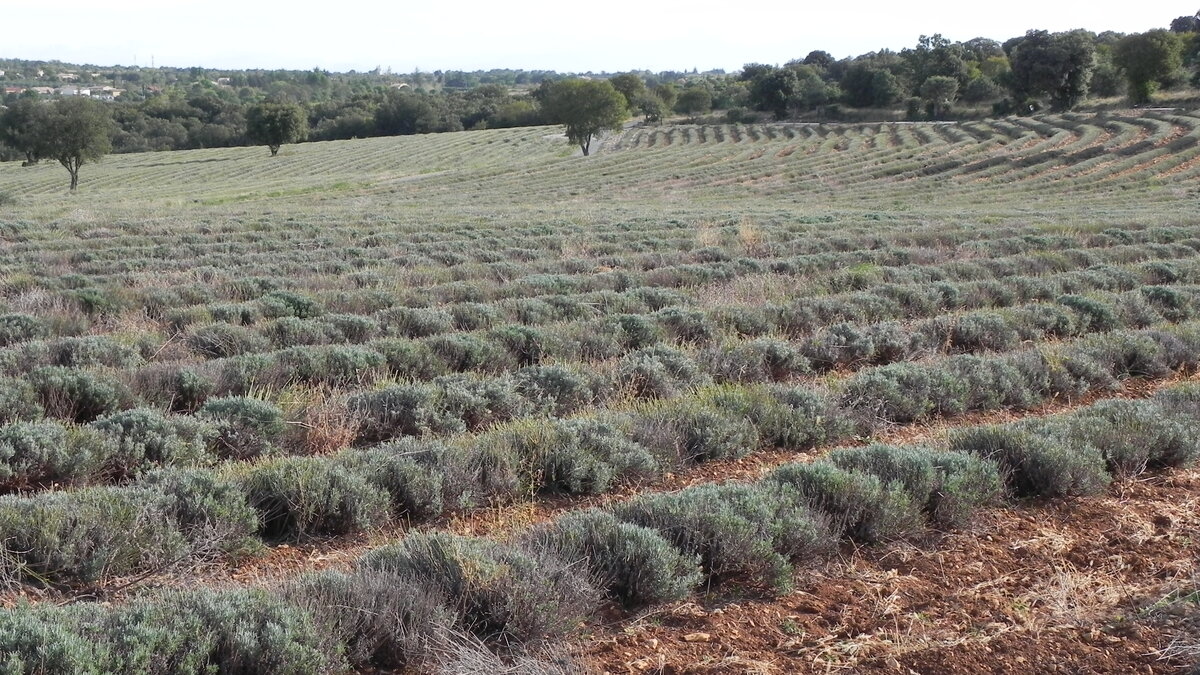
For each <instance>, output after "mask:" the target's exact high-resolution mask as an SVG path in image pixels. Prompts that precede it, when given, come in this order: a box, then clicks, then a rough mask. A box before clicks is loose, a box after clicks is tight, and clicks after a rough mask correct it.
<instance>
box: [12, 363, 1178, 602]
mask: <svg viewBox="0 0 1200 675" xmlns="http://www.w3.org/2000/svg"><path fill="white" fill-rule="evenodd" d="M1183 379H1185V378H1183V377H1182V376H1176V377H1173V378H1169V379H1163V380H1140V379H1131V380H1126V381H1125V382H1124V383H1123V384H1122V388H1121V389H1120V390H1119V391H1117V392H1102V393H1095V394H1091V395H1088V396H1086V397H1083V398H1080V399H1076V400H1070V401H1065V400H1056V401H1050V402H1047V403H1045V404H1043V405H1041V406H1039V407H1037V408H1035V409H1033V410H1029V411H1008V410H1002V411H991V412H985V413H972V414H969V415H963V416H959V417H956V418H951V419H940V420H934V421H932V422H928V423H921V424H912V425H903V426H896V427H894V428H892V429H888V430H883V431H881V432H879V433H878V434H876V435H874V436H872V437H871V438H864V439H859V442H861V443H866V442H881V443H891V444H910V443H914V444H915V443H922V442H931V441H935V440H937V439H939V438H940V437H942V436H944V435H945V434H946V433H948V432H949V431H950V430H951V429H954V428H957V427H962V426H967V425H974V424H1001V423H1005V422H1011V421H1014V420H1017V419H1022V418H1028V417H1034V416H1043V415H1051V414H1059V413H1064V412H1068V411H1070V410H1073V409H1076V408H1079V407H1082V406H1084V405H1088V404H1091V403H1094V402H1095V401H1096V400H1099V399H1101V398H1145V397H1148V396H1151V395H1153V394H1154V392H1156V391H1158V390H1159V389H1161V388H1163V387H1165V386H1169V385H1171V384H1176V383H1178V382H1180V381H1181V380H1183ZM825 450H826V449H824V448H822V449H818V450H815V451H813V452H811V453H807V454H806V453H797V452H794V451H788V450H770V451H761V452H755V453H752V454H751V455H749V456H746V457H742V458H738V459H730V460H718V461H713V462H707V463H704V464H700V465H697V466H694V467H689V468H688V469H686V470H684V471H680V472H678V473H668V474H665V475H662V476H657V477H654V478H652V479H648V480H646V481H645V482H642V483H639V484H630V485H624V486H621V487H618V488H617V489H615V490H613V491H612V492H609V493H607V494H604V495H598V496H595V497H584V498H580V497H559V498H538V499H537V500H534V501H528V500H527V501H522V502H518V503H508V504H501V505H497V506H494V507H491V508H482V509H476V510H472V511H469V512H466V513H462V514H459V515H456V516H452V517H450V518H447V519H441V520H438V521H434V522H431V523H426V524H423V525H421V526H420V529H423V530H424V529H443V530H449V531H452V532H455V533H458V534H466V535H475V536H490V537H498V538H503V537H504V536H506V535H508V534H510V533H512V532H515V531H518V530H521V529H523V528H525V527H528V526H530V525H532V524H535V523H539V522H543V521H545V520H548V519H550V518H552V517H554V516H555V515H556V514H559V513H561V512H564V511H568V510H572V509H581V508H588V507H593V506H596V507H599V506H605V505H608V504H612V503H616V502H622V501H626V500H629V499H631V498H633V497H636V496H637V495H639V494H642V493H645V492H670V491H675V490H681V489H683V488H686V487H689V486H692V485H699V484H702V483H715V482H728V481H750V480H755V479H758V478H759V477H761V476H763V475H764V474H766V473H767V472H769V471H770V470H772V469H774V468H775V467H778V466H779V465H781V464H786V463H788V462H796V461H806V460H810V459H813V458H816V457H819V456H821V455H822V454H824V451H825ZM406 531H407V529H406V528H404V527H392V528H385V529H381V530H379V531H376V532H372V533H368V534H359V535H350V536H343V537H333V538H328V539H315V540H310V541H307V542H303V543H297V544H291V545H287V544H284V545H278V546H273V547H270V548H269V549H267V551H266V552H265V553H264V554H263V555H261V556H257V557H252V558H250V559H247V560H245V561H242V562H240V563H236V564H230V563H228V562H215V563H208V564H203V565H191V566H186V567H181V568H175V569H169V570H163V571H162V572H161V573H157V574H152V575H147V576H138V577H129V578H116V579H108V580H106V581H105V582H103V583H102V584H100V586H99V588H74V589H70V588H67V589H62V588H60V589H39V588H35V587H30V586H21V587H19V588H17V589H15V590H13V591H9V592H7V593H0V607H3V606H11V605H12V604H13V603H15V602H17V601H19V600H24V601H32V602H58V603H66V602H71V601H73V600H76V599H93V598H96V597H101V598H103V599H105V600H112V601H116V600H120V599H124V598H127V597H129V596H130V595H133V594H137V593H141V592H144V591H146V590H148V589H153V588H163V587H174V588H179V587H196V586H206V587H213V588H220V587H235V586H265V585H270V584H272V583H277V582H280V581H284V580H287V579H291V578H295V577H296V576H298V575H300V574H302V573H304V572H310V571H317V570H323V569H347V568H349V567H350V566H351V565H352V564H353V562H354V561H355V560H356V559H357V558H358V557H360V556H361V555H362V554H364V553H366V552H367V551H368V550H370V549H371V548H374V547H377V546H381V545H384V544H386V543H388V542H391V541H395V540H396V539H398V538H400V537H402V536H404V534H405V532H406Z"/></svg>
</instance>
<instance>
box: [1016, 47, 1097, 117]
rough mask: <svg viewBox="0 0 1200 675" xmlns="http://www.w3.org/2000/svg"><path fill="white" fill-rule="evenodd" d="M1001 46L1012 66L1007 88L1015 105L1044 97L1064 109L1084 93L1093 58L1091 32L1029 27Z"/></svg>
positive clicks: (1079, 98) (1052, 104)
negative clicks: (1014, 100) (1055, 31)
mask: <svg viewBox="0 0 1200 675" xmlns="http://www.w3.org/2000/svg"><path fill="white" fill-rule="evenodd" d="M1004 49H1005V52H1007V53H1008V59H1009V65H1010V66H1011V68H1012V71H1011V74H1010V76H1009V78H1008V80H1009V82H1008V84H1009V90H1010V91H1011V92H1012V94H1013V98H1015V99H1016V102H1017V104H1019V105H1022V104H1024V102H1025V101H1027V100H1028V99H1030V98H1032V97H1036V96H1047V97H1049V99H1050V107H1051V108H1052V109H1053V110H1057V111H1063V110H1070V109H1071V108H1074V107H1075V105H1076V104H1077V103H1079V101H1080V100H1082V99H1083V97H1084V96H1086V95H1087V92H1088V85H1089V84H1090V82H1091V80H1092V72H1093V70H1094V69H1095V61H1096V58H1095V56H1096V48H1095V44H1094V42H1093V39H1092V35H1091V34H1090V33H1088V32H1086V31H1080V30H1076V31H1070V32H1066V33H1053V34H1051V33H1048V32H1046V31H1044V30H1031V31H1029V32H1027V33H1025V35H1024V36H1023V37H1019V38H1013V39H1012V40H1009V41H1008V42H1005V43H1004Z"/></svg>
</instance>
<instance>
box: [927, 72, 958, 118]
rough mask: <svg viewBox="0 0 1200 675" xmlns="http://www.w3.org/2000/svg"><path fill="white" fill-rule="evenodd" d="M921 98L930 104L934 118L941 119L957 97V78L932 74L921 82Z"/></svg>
mask: <svg viewBox="0 0 1200 675" xmlns="http://www.w3.org/2000/svg"><path fill="white" fill-rule="evenodd" d="M921 98H922V99H924V100H925V102H926V103H928V104H929V106H930V112H932V113H933V118H934V119H941V117H942V115H944V114H945V113H946V111H947V110H949V109H950V106H951V105H952V104H953V103H954V99H956V98H958V80H956V79H954V78H953V77H947V76H945V75H933V76H930V77H928V78H926V79H925V81H924V82H922V83H921Z"/></svg>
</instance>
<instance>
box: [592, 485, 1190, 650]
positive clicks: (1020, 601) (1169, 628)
mask: <svg viewBox="0 0 1200 675" xmlns="http://www.w3.org/2000/svg"><path fill="white" fill-rule="evenodd" d="M1198 537H1200V471H1196V470H1191V471H1179V472H1174V473H1171V474H1167V475H1163V476H1155V477H1151V478H1146V479H1144V480H1139V481H1134V482H1129V483H1125V484H1122V485H1120V486H1116V488H1115V489H1114V492H1113V494H1111V495H1110V496H1107V497H1103V498H1088V499H1073V500H1064V501H1052V502H1044V503H1034V504H1026V505H1022V506H1020V507H1018V508H1001V509H996V510H992V511H989V512H987V513H985V514H983V515H982V517H981V518H979V520H978V522H977V524H976V526H975V527H974V528H973V529H971V530H970V531H966V532H953V533H942V534H940V535H937V536H935V537H933V538H931V539H929V540H928V541H925V542H921V543H919V544H916V545H913V544H894V545H889V546H885V547H875V548H846V549H845V550H843V551H842V553H841V555H840V556H839V558H838V559H837V560H835V561H833V562H831V563H830V564H828V565H827V566H825V567H823V568H821V569H817V570H808V571H805V572H803V573H801V574H800V576H799V577H798V578H797V580H796V587H795V590H794V591H793V592H791V593H789V594H787V595H784V596H782V597H779V598H774V599H761V598H734V599H730V598H729V597H727V596H722V595H719V594H714V595H711V596H708V597H705V598H701V599H699V600H697V601H695V602H685V603H678V604H675V605H671V606H668V607H659V608H656V609H654V610H653V611H651V612H649V613H647V614H644V615H641V616H638V617H635V618H633V619H632V620H625V621H617V622H615V623H612V624H609V625H604V624H601V625H596V626H592V627H591V632H590V634H589V635H588V636H587V637H586V638H584V639H581V640H579V641H578V642H577V643H576V644H575V646H574V651H575V653H576V654H577V656H578V657H579V658H580V660H581V661H582V662H583V663H585V664H586V665H587V666H588V667H589V668H590V669H592V670H594V671H595V672H604V673H663V674H682V673H762V674H767V673H818V672H820V673H824V672H880V673H921V674H927V673H928V674H933V673H1005V674H1007V673H1172V672H1188V670H1186V669H1187V668H1190V667H1192V665H1193V663H1194V662H1196V661H1200V599H1197V598H1198V595H1197V591H1200V547H1198V546H1197V538H1198ZM1189 595H1190V598H1189V597H1188V596H1189ZM1189 652H1190V655H1189ZM1189 659H1191V660H1190V661H1189Z"/></svg>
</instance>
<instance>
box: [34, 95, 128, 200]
mask: <svg viewBox="0 0 1200 675" xmlns="http://www.w3.org/2000/svg"><path fill="white" fill-rule="evenodd" d="M40 129H41V131H40V134H39V135H40V136H41V137H42V140H41V141H40V143H39V152H40V153H41V156H42V157H46V158H49V159H55V160H58V163H59V164H62V165H63V167H64V168H66V170H67V173H69V174H71V190H72V191H74V190H75V188H77V187H79V168H80V167H81V166H83V165H84V164H86V163H88V162H96V161H99V160H100V158H101V157H103V156H104V155H106V154H108V153H109V151H111V150H112V134H113V132H114V131H115V129H114V126H113V121H112V116H111V115H110V114H109V110H108V107H107V106H105V105H104V104H103V103H100V102H99V101H93V100H92V99H90V98H88V97H86V96H70V97H67V98H61V99H59V100H57V101H55V102H54V103H53V105H51V106H50V110H49V112H48V113H47V114H46V116H45V118H44V119H43V122H42V124H41V126H40Z"/></svg>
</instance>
